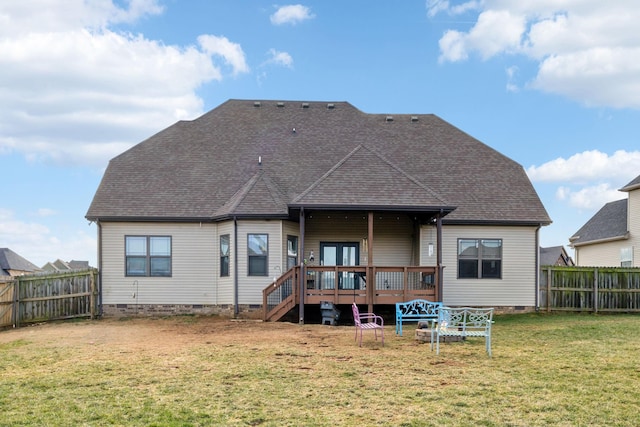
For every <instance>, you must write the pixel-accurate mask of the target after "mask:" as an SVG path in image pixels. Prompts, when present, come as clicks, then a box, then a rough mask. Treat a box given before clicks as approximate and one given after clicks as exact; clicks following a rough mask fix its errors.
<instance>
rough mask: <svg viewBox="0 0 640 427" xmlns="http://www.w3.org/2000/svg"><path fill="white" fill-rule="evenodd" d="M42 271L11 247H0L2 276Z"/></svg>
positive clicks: (0, 274) (0, 271)
mask: <svg viewBox="0 0 640 427" xmlns="http://www.w3.org/2000/svg"><path fill="white" fill-rule="evenodd" d="M39 271H41V270H40V268H38V266H36V265H35V264H33V263H31V262H29V261H27V260H26V259H25V258H23V257H21V256H20V255H18V254H17V253H15V252H14V251H12V250H11V249H9V248H0V276H4V277H15V276H23V275H25V274H31V273H37V272H39Z"/></svg>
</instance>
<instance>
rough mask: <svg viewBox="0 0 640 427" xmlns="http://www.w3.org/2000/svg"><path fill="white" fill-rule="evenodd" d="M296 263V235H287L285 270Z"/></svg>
mask: <svg viewBox="0 0 640 427" xmlns="http://www.w3.org/2000/svg"><path fill="white" fill-rule="evenodd" d="M296 265H298V236H287V270H288V269H290V268H292V267H295V266H296Z"/></svg>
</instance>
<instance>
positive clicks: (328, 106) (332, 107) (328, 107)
mask: <svg viewBox="0 0 640 427" xmlns="http://www.w3.org/2000/svg"><path fill="white" fill-rule="evenodd" d="M334 108H336V106H335V105H334V104H327V109H329V110H333V109H334Z"/></svg>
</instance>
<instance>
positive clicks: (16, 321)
mask: <svg viewBox="0 0 640 427" xmlns="http://www.w3.org/2000/svg"><path fill="white" fill-rule="evenodd" d="M97 278H98V270H97V269H94V268H91V269H86V270H76V271H70V272H63V273H60V272H55V273H49V272H47V273H38V274H31V275H27V276H19V277H14V278H13V280H11V281H8V282H0V327H5V326H15V327H19V326H20V325H21V324H23V323H33V322H42V321H46V320H60V319H70V318H74V317H90V318H94V317H96V315H97V313H98V304H97V297H98V285H97Z"/></svg>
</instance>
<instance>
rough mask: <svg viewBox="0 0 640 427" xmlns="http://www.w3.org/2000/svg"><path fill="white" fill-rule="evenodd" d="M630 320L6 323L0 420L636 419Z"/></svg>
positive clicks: (576, 422)
mask: <svg viewBox="0 0 640 427" xmlns="http://www.w3.org/2000/svg"><path fill="white" fill-rule="evenodd" d="M639 322H640V318H639V317H638V316H633V315H574V314H562V315H543V314H527V315H502V316H496V323H495V325H494V330H493V346H492V348H493V358H491V359H489V358H488V357H487V356H486V353H485V352H484V342H483V340H481V339H475V340H468V341H466V342H463V343H447V344H441V348H440V350H441V351H440V355H439V356H437V355H436V354H435V352H432V351H431V350H430V346H429V344H428V343H419V342H417V341H415V340H414V338H413V329H412V327H411V326H408V327H405V333H404V337H397V336H395V335H394V327H393V325H390V326H387V327H386V329H385V337H386V341H385V346H384V347H382V346H381V345H380V343H379V342H375V341H374V339H373V334H372V333H371V334H365V337H364V339H363V347H362V348H359V347H358V346H357V344H356V342H355V341H354V336H353V334H354V330H353V327H351V326H337V327H331V326H323V325H297V324H289V323H260V322H234V321H228V320H222V319H218V318H214V317H175V318H161V319H127V320H124V321H115V320H101V321H84V322H74V323H55V324H47V325H39V326H35V327H28V328H23V329H18V330H10V331H4V332H0V408H1V414H2V415H1V416H0V425H2V426H5V425H7V426H9V425H10V426H20V425H41V426H46V425H49V426H57V425H88V426H103V425H127V426H131V425H133V426H135V425H144V426H174V425H176V426H198V425H201V426H205V425H224V426H328V425H331V426H363V425H366V426H369V425H385V426H386V425H390V426H431V425H434V426H436V425H437V426H440V425H453V426H543V425H544V426H548V425H554V426H596V425H608V426H637V425H640V365H639V364H638V360H639V359H638V352H639V350H640V334H639V332H640V323H639Z"/></svg>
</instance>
